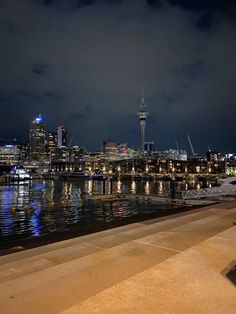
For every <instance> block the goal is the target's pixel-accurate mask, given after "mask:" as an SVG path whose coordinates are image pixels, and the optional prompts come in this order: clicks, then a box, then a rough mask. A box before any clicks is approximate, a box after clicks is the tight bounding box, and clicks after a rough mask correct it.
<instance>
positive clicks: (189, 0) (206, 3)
mask: <svg viewBox="0 0 236 314" xmlns="http://www.w3.org/2000/svg"><path fill="white" fill-rule="evenodd" d="M168 1H169V3H170V4H171V5H174V6H179V7H181V8H184V9H187V10H218V11H226V12H229V11H230V10H231V9H232V8H233V7H235V5H236V4H235V1H234V0H226V1H222V0H168Z"/></svg>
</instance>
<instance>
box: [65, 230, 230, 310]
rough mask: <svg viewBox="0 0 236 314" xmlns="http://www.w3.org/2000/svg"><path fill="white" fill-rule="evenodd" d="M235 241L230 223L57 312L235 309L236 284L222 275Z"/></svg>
mask: <svg viewBox="0 0 236 314" xmlns="http://www.w3.org/2000/svg"><path fill="white" fill-rule="evenodd" d="M235 239H236V227H233V228H231V229H229V230H227V231H224V232H222V233H220V234H218V235H217V236H214V237H212V238H210V239H208V240H206V241H203V242H202V243H200V244H199V245H196V246H195V247H192V248H190V249H188V250H186V251H184V252H182V253H180V254H178V255H175V256H173V257H171V258H169V259H168V260H165V261H164V262H162V263H160V264H158V265H157V266H154V267H152V268H150V269H148V270H146V271H144V272H142V273H139V274H137V275H136V276H133V277H131V278H129V279H127V280H125V281H123V282H121V283H119V284H117V285H115V286H113V287H111V288H109V289H107V290H105V291H103V292H101V293H99V294H97V295H95V296H94V297H92V298H90V299H88V300H86V301H85V302H83V303H82V304H79V305H77V306H74V307H72V308H71V309H68V310H66V311H64V312H62V313H63V314H77V313H104V314H105V313H168V314H170V313H176V314H177V313H179V314H183V313H186V314H189V313H196V314H199V313H206V314H209V313H214V314H216V313H219V314H233V313H236V288H235V286H233V285H232V284H231V282H230V281H229V280H227V279H226V278H225V277H224V276H223V274H222V273H221V272H222V270H223V269H224V268H225V266H226V265H227V264H228V263H230V261H231V260H232V259H234V258H235V257H236V241H235Z"/></svg>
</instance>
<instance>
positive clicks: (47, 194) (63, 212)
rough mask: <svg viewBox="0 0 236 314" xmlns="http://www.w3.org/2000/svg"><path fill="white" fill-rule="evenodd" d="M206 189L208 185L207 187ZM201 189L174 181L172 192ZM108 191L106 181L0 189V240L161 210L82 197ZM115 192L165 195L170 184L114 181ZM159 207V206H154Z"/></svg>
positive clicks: (35, 182) (40, 182)
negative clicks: (92, 200)
mask: <svg viewBox="0 0 236 314" xmlns="http://www.w3.org/2000/svg"><path fill="white" fill-rule="evenodd" d="M208 186H210V184H209V185H208ZM193 187H195V188H196V187H197V188H200V187H202V182H199V184H198V185H196V184H195V185H192V184H188V185H187V184H186V183H185V182H176V189H177V190H178V189H179V190H181V189H182V190H184V189H188V188H193ZM104 189H105V192H106V193H109V192H111V183H110V182H109V180H108V181H107V182H105V186H104V183H103V182H101V181H92V180H75V181H72V180H71V181H63V180H58V181H53V180H48V181H43V180H33V181H32V182H31V183H30V184H26V185H12V186H0V230H1V233H0V241H3V240H4V239H8V238H11V237H13V238H15V237H16V238H17V237H39V236H41V235H42V234H48V233H50V232H52V231H55V230H64V229H69V228H71V226H72V225H76V226H77V228H80V227H84V226H93V225H96V224H98V223H102V222H103V223H104V222H106V223H108V222H111V221H113V220H117V219H123V218H125V217H130V216H133V215H140V214H143V213H149V212H153V211H156V210H161V209H160V208H159V207H158V208H157V207H156V206H157V205H155V206H154V205H151V204H138V203H137V204H136V203H135V202H134V203H132V202H127V201H116V202H107V203H97V204H95V203H91V202H89V201H86V198H85V197H84V195H86V194H91V193H93V194H102V193H103V192H104ZM113 191H114V192H116V193H123V192H125V193H128V192H130V193H132V194H146V195H150V194H157V195H160V196H166V195H169V192H170V183H169V182H164V181H134V180H133V181H117V182H116V181H114V182H113ZM158 206H159V205H158Z"/></svg>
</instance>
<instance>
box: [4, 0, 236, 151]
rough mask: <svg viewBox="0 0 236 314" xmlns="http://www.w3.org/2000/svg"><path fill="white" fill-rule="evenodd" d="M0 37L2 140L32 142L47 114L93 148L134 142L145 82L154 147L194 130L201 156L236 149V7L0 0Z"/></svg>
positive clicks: (136, 0)
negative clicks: (35, 125)
mask: <svg viewBox="0 0 236 314" xmlns="http://www.w3.org/2000/svg"><path fill="white" fill-rule="evenodd" d="M62 13H63V14H62ZM64 13H65V14H64ZM0 34H1V49H0V86H1V91H0V106H1V115H0V124H1V132H0V133H1V134H0V137H4V138H11V137H17V138H20V139H22V141H24V140H26V139H27V137H28V126H29V120H30V119H32V118H33V117H34V116H35V115H37V114H38V113H41V114H43V115H44V116H45V119H46V123H47V129H48V130H50V129H52V130H54V129H55V128H56V126H57V125H58V124H61V123H62V124H64V125H66V126H67V127H68V129H69V130H70V132H71V134H73V143H76V144H78V145H81V146H86V147H87V148H89V149H96V148H98V147H100V143H101V142H102V141H103V140H104V139H106V138H114V139H116V140H117V141H118V142H127V143H128V144H129V145H130V146H137V145H138V143H139V122H138V119H137V110H138V106H139V101H140V90H141V86H142V80H141V77H142V76H144V86H145V98H146V103H147V110H148V111H149V112H150V116H149V117H148V120H147V128H146V130H147V139H148V140H154V141H155V142H156V148H157V149H167V148H169V147H170V146H174V139H177V140H178V142H179V145H180V146H181V147H183V148H187V147H188V143H187V140H186V134H190V135H191V138H192V141H193V144H194V146H195V149H196V150H198V151H202V152H204V150H205V149H207V146H208V145H210V147H211V148H212V149H219V150H224V151H229V150H236V149H235V143H234V141H233V139H232V136H230V135H229V134H231V133H234V130H233V127H232V126H233V125H234V116H235V109H234V106H235V103H236V92H235V87H234V85H235V83H234V82H235V80H236V74H235V73H236V64H235V49H236V42H235V40H234V38H235V37H236V19H235V6H234V3H233V2H231V1H229V2H227V1H221V2H220V1H212V2H209V1H196V2H194V1H187V0H186V1H171V0H169V1H164V0H159V1H155V0H149V1H147V0H125V1H118V0H117V1H116V0H114V1H111V0H110V1H109V0H97V1H76V0H71V1H70V0H68V1H62V0H60V1H59V0H58V1H56V0H54V1H41V0H21V1H18V0H11V1H0ZM9 117H11V119H12V121H13V123H11V124H9V121H8V118H9ZM12 125H14V128H13V127H12Z"/></svg>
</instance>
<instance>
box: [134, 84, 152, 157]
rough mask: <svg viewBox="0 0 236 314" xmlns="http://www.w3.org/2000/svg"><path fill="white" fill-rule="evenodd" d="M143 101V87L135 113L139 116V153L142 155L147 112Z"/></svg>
mask: <svg viewBox="0 0 236 314" xmlns="http://www.w3.org/2000/svg"><path fill="white" fill-rule="evenodd" d="M145 107H146V105H145V101H144V88H142V98H141V103H140V105H139V111H138V112H137V115H138V117H139V122H140V131H141V132H140V151H141V155H142V156H143V155H144V142H145V126H146V119H147V116H148V115H149V113H148V112H147V111H146V110H145Z"/></svg>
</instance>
